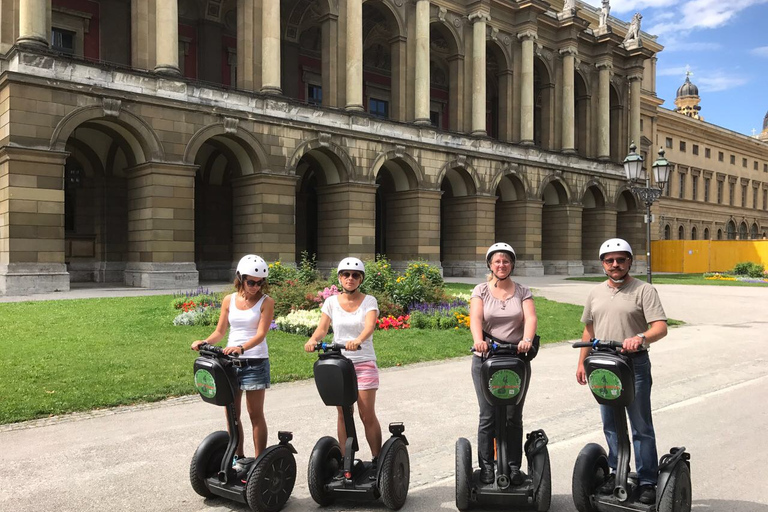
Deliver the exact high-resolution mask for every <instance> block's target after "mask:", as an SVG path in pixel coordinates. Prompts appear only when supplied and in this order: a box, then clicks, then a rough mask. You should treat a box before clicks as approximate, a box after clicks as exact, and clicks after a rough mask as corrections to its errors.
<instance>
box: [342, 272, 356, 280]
mask: <svg viewBox="0 0 768 512" xmlns="http://www.w3.org/2000/svg"><path fill="white" fill-rule="evenodd" d="M341 277H343V278H344V279H347V278H349V277H351V278H352V279H360V277H361V274H360V272H342V273H341Z"/></svg>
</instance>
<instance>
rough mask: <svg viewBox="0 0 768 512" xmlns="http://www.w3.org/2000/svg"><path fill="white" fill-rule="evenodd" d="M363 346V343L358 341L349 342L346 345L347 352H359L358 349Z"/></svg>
mask: <svg viewBox="0 0 768 512" xmlns="http://www.w3.org/2000/svg"><path fill="white" fill-rule="evenodd" d="M361 344H362V341H357V340H349V341H348V342H347V344H346V349H347V350H357V347H359V346H360V345H361Z"/></svg>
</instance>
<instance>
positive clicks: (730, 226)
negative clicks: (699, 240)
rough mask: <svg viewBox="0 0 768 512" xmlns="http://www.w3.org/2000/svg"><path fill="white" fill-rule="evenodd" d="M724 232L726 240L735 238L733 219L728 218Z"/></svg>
mask: <svg viewBox="0 0 768 512" xmlns="http://www.w3.org/2000/svg"><path fill="white" fill-rule="evenodd" d="M725 232H726V233H727V236H728V240H736V223H735V222H733V220H729V221H728V223H727V224H726V225H725Z"/></svg>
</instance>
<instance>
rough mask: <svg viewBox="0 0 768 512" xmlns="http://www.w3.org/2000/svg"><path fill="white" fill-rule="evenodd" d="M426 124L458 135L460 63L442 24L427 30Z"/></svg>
mask: <svg viewBox="0 0 768 512" xmlns="http://www.w3.org/2000/svg"><path fill="white" fill-rule="evenodd" d="M429 58H430V61H429V82H430V85H429V120H430V122H431V123H432V126H434V127H436V128H441V129H443V130H452V131H461V130H462V129H463V116H462V115H461V114H462V113H461V111H460V108H461V107H460V104H461V101H460V98H459V80H460V77H461V74H462V72H463V67H464V63H463V59H462V57H461V55H460V54H459V47H458V43H457V41H456V38H455V37H454V35H453V33H452V32H451V30H450V29H449V28H448V27H447V26H446V25H445V24H443V23H442V22H432V23H431V24H430V26H429Z"/></svg>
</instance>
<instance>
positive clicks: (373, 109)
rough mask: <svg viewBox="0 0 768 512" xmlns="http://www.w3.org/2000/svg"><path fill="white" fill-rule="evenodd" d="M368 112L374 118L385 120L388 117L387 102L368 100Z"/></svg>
mask: <svg viewBox="0 0 768 512" xmlns="http://www.w3.org/2000/svg"><path fill="white" fill-rule="evenodd" d="M368 112H369V113H371V114H373V115H374V116H376V117H380V118H382V119H387V118H388V117H389V102H388V101H384V100H377V99H376V98H368Z"/></svg>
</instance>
